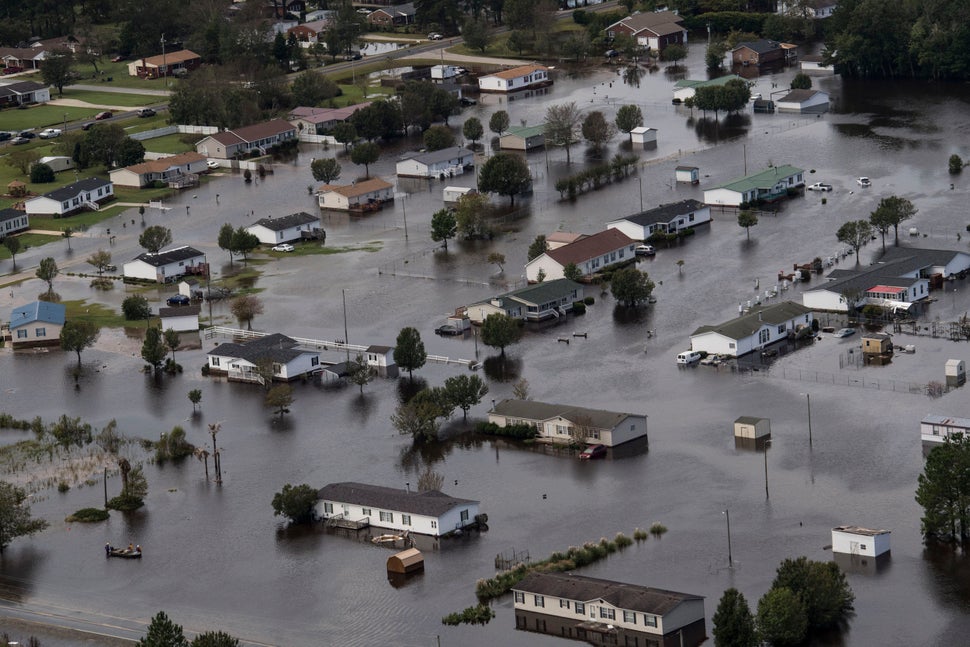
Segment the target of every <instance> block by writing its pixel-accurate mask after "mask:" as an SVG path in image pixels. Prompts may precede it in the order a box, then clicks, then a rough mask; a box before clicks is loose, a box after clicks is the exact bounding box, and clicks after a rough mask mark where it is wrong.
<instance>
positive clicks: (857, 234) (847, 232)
mask: <svg viewBox="0 0 970 647" xmlns="http://www.w3.org/2000/svg"><path fill="white" fill-rule="evenodd" d="M835 237H836V238H837V239H838V241H839V242H840V243H845V244H846V245H848V246H849V247H851V248H852V250H853V251H854V252H855V262H856V265H858V264H859V250H860V249H861V248H862V246H863V245H865V244H866V243H867V242H868V241H869V239H870V238H872V225H870V224H869V221H868V220H850V221H849V222H847V223H844V224H843V225H842V226H841V227H839V230H838V231H837V232H836V234H835Z"/></svg>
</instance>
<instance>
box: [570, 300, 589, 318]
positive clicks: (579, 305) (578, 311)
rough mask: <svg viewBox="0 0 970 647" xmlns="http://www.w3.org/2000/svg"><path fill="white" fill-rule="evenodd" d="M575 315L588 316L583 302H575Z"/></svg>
mask: <svg viewBox="0 0 970 647" xmlns="http://www.w3.org/2000/svg"><path fill="white" fill-rule="evenodd" d="M573 314H574V315H584V314H586V304H585V303H583V302H582V301H574V302H573Z"/></svg>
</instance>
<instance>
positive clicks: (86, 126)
mask: <svg viewBox="0 0 970 647" xmlns="http://www.w3.org/2000/svg"><path fill="white" fill-rule="evenodd" d="M93 125H94V122H93V121H88V122H85V123H83V124H81V130H91V126H93Z"/></svg>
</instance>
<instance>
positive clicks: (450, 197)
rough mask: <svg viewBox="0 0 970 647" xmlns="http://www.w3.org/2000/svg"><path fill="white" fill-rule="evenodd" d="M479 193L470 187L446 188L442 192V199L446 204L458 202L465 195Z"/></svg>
mask: <svg viewBox="0 0 970 647" xmlns="http://www.w3.org/2000/svg"><path fill="white" fill-rule="evenodd" d="M473 193H478V191H476V190H475V189H473V188H472V187H470V186H446V187H445V188H444V189H443V190H442V192H441V199H442V200H444V201H445V202H458V200H459V199H460V198H461V197H462V196H464V195H471V194H473Z"/></svg>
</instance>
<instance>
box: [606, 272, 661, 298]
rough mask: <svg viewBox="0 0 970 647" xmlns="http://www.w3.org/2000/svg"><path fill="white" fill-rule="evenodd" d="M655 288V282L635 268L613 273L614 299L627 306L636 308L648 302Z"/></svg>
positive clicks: (611, 284)
mask: <svg viewBox="0 0 970 647" xmlns="http://www.w3.org/2000/svg"><path fill="white" fill-rule="evenodd" d="M653 288H654V284H653V281H651V280H650V277H649V276H647V273H646V272H641V271H640V270H638V269H637V268H635V267H624V268H623V269H619V270H617V271H615V272H613V278H612V279H611V280H610V292H612V293H613V298H614V299H616V300H617V301H618V302H620V304H621V305H625V306H636V305H639V304H640V303H642V302H643V301H646V300H648V299H649V298H650V295H651V294H653Z"/></svg>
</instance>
